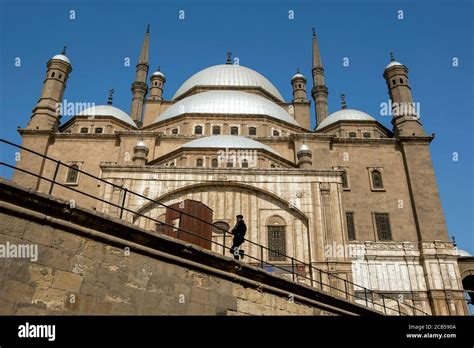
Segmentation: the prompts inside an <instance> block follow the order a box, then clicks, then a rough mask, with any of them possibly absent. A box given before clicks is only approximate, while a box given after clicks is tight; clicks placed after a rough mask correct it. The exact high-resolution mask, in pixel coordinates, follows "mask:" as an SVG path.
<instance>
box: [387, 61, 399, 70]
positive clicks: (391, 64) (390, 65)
mask: <svg viewBox="0 0 474 348" xmlns="http://www.w3.org/2000/svg"><path fill="white" fill-rule="evenodd" d="M396 65H402V66H403V64H402V63H400V62H397V61H393V62H390V63H389V64H388V65H387V66H386V67H385V70H387V69H388V68H391V67H392V66H396Z"/></svg>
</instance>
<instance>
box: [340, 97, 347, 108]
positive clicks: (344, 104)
mask: <svg viewBox="0 0 474 348" xmlns="http://www.w3.org/2000/svg"><path fill="white" fill-rule="evenodd" d="M341 109H342V110H345V109H347V104H346V95H345V94H344V93H341Z"/></svg>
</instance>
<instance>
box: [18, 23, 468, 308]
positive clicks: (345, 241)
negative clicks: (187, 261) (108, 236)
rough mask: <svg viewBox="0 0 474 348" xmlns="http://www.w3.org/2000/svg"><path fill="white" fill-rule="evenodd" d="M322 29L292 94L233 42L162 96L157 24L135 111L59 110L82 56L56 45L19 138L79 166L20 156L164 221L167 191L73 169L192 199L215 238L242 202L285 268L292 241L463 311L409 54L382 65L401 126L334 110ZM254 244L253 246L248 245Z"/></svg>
mask: <svg viewBox="0 0 474 348" xmlns="http://www.w3.org/2000/svg"><path fill="white" fill-rule="evenodd" d="M319 39H320V38H319V37H318V36H317V35H316V33H315V32H314V31H313V36H312V76H311V78H310V81H309V82H310V84H311V86H308V79H307V77H305V76H303V75H302V74H301V73H300V72H297V73H296V74H295V75H294V76H289V77H288V80H289V82H291V88H292V92H293V98H292V100H284V98H283V97H282V95H281V93H280V92H279V90H278V89H277V88H276V87H275V85H273V84H272V82H271V81H270V80H269V79H267V78H266V77H265V76H263V75H262V74H260V73H259V72H257V71H255V70H253V69H250V68H247V67H244V66H241V65H237V64H234V62H233V60H232V57H231V55H230V54H228V55H227V59H226V62H225V64H220V65H214V66H210V67H208V68H206V69H204V70H201V71H198V72H196V73H195V74H194V75H193V76H191V77H189V78H188V79H187V80H186V81H184V82H183V83H182V84H181V86H180V87H179V88H178V90H177V91H176V92H175V93H174V95H173V97H172V98H171V99H169V100H165V99H164V98H163V90H164V88H165V83H166V79H167V78H166V77H165V74H164V72H162V71H160V69H158V70H157V71H154V72H151V73H150V71H149V67H150V57H149V40H150V32H149V29H148V30H147V32H146V34H145V38H144V41H143V45H142V48H141V52H140V55H139V58H138V63H137V65H136V75H135V80H134V81H133V83H132V85H131V91H132V99H131V106H130V110H126V111H124V110H120V109H118V108H116V107H115V106H113V105H112V104H113V101H112V96H110V98H109V102H108V104H106V105H94V106H92V107H90V108H88V109H86V110H83V111H82V112H80V113H78V114H76V115H74V116H73V117H69V118H67V120H66V121H65V122H62V121H61V116H60V115H59V114H58V112H57V109H58V104H60V103H61V102H62V101H63V94H64V91H65V88H66V84H67V83H68V80H69V78H70V76H73V75H71V73H72V71H73V65H72V62H71V60H70V59H69V57H67V56H66V53H65V52H63V53H61V54H58V55H55V56H53V57H52V58H51V59H50V60H49V61H48V63H47V70H46V75H45V79H44V82H43V87H42V91H41V95H40V98H39V100H38V102H37V104H36V105H35V107H34V109H33V113H32V116H31V119H30V120H29V123H28V125H27V126H26V128H19V132H20V134H21V136H22V146H24V147H26V148H29V149H32V150H34V151H37V152H39V153H41V154H45V155H47V156H49V157H52V158H54V159H57V160H60V161H61V162H62V163H65V164H67V165H69V166H70V168H69V169H67V168H66V167H62V168H60V169H59V172H57V173H55V165H54V163H51V162H48V161H45V160H44V159H41V158H39V157H37V156H34V155H32V154H30V153H28V152H25V151H22V152H21V159H20V161H19V162H18V163H17V167H18V168H21V169H24V170H29V171H33V172H37V173H38V174H39V175H41V176H44V177H53V175H56V177H57V180H58V181H60V182H61V183H62V184H63V185H65V186H68V187H72V188H75V189H76V190H81V191H84V192H89V193H90V194H91V195H92V196H94V197H99V198H101V199H103V200H105V201H112V202H121V201H122V200H124V202H125V205H126V206H127V208H128V209H130V210H132V211H135V212H139V213H140V215H143V216H147V217H151V218H153V219H155V220H158V221H163V222H165V221H166V222H169V221H170V220H169V219H168V216H167V211H166V208H164V207H163V206H161V205H156V204H151V203H150V202H149V201H147V200H146V199H144V198H141V197H139V196H133V195H129V196H127V197H123V196H122V194H123V191H122V190H117V189H116V187H113V186H110V185H104V184H103V183H102V182H100V181H98V180H96V179H94V178H91V177H88V176H86V175H84V174H83V173H81V172H78V171H77V169H79V170H81V171H84V172H87V173H90V174H93V175H94V176H97V177H100V178H102V179H104V180H107V181H109V182H111V183H114V184H115V185H117V186H119V187H122V188H126V189H127V190H130V191H133V192H137V193H140V194H141V195H143V196H145V197H149V198H152V199H154V200H155V201H158V202H160V203H162V204H164V205H174V204H179V203H180V202H184V201H186V202H193V201H194V202H198V203H199V204H201V205H202V206H203V207H206V209H208V210H209V211H210V215H209V219H210V221H212V223H213V224H214V225H215V226H216V227H218V228H215V229H213V230H212V231H210V232H209V233H210V237H211V238H212V239H213V240H215V241H218V242H220V243H222V242H225V243H226V244H229V243H231V239H228V240H227V237H226V238H224V236H223V233H222V228H223V229H229V228H232V226H233V224H234V223H235V216H236V215H237V214H242V215H243V216H244V218H245V221H246V224H247V227H248V232H247V235H246V238H247V239H249V240H251V241H253V242H255V243H258V244H262V245H265V246H267V247H268V248H269V249H271V250H273V251H277V252H268V253H265V255H263V256H264V257H265V259H266V260H267V261H268V262H269V263H273V264H277V265H281V266H282V268H283V269H284V268H285V267H288V266H289V259H288V258H287V257H285V256H282V255H288V256H290V257H293V258H295V259H298V260H302V261H304V262H307V263H311V264H312V265H314V267H316V268H319V269H322V270H324V271H326V272H329V273H332V274H336V275H338V276H339V277H342V278H344V279H348V280H351V281H352V282H354V283H355V284H359V285H360V286H363V287H367V288H369V289H373V290H376V291H378V292H380V293H383V294H387V295H390V296H396V297H397V298H398V299H400V300H401V301H402V303H404V304H407V305H409V306H415V307H416V308H419V309H420V310H423V311H425V312H427V313H431V314H435V315H465V314H467V306H466V301H465V295H464V289H463V277H464V276H469V277H473V274H474V273H469V274H468V273H465V275H462V274H461V271H460V268H459V266H458V259H459V252H458V251H457V249H456V248H455V247H454V245H453V242H452V241H451V240H450V239H449V236H448V230H447V227H446V223H445V219H444V215H443V211H442V207H441V202H440V198H439V193H438V187H437V183H436V176H435V173H434V170H433V165H432V161H431V157H430V149H429V147H430V143H431V141H433V139H434V136H433V135H430V134H427V133H426V131H425V129H424V127H423V124H422V122H421V118H420V117H419V116H420V115H419V114H418V113H417V110H416V107H415V106H414V105H415V103H414V102H413V98H412V89H411V86H410V81H409V76H408V68H407V66H406V65H404V64H403V63H400V62H398V61H396V60H395V59H394V57H393V56H392V57H391V61H389V62H388V63H387V65H386V66H385V69H384V70H383V78H384V79H385V81H386V84H387V91H388V94H389V96H390V99H391V103H392V105H395V106H400V105H401V106H404V107H402V108H399V109H398V110H401V111H400V112H396V113H394V114H393V117H392V125H393V127H392V129H387V128H386V127H385V126H383V125H382V124H381V123H380V122H378V120H377V119H376V118H375V117H373V116H371V115H369V114H368V113H366V112H364V111H361V110H357V109H351V108H347V106H346V103H345V100H344V97H342V105H341V109H340V110H335V111H332V112H329V110H328V93H329V89H328V87H327V85H326V81H325V72H324V66H323V61H322V59H321V53H320V49H319V44H318V40H319ZM308 56H309V54H308ZM152 58H153V60H156V61H158V59H159V57H152ZM308 60H309V57H308ZM157 65H158V64H157ZM381 68H383V67H381ZM78 73H81V72H78ZM374 73H378V72H377V71H375V72H374ZM380 73H382V69H380ZM168 78H172V77H171V76H168ZM70 87H71V88H74V80H72V81H71V83H70ZM308 88H310V95H311V99H312V101H311V100H310V99H309V98H308ZM312 103H314V109H315V115H316V127H315V128H314V129H312V128H311V126H310V124H311V122H310V120H311V109H312V105H311V104H312ZM425 117H429V115H426V116H425ZM13 180H14V181H16V182H17V183H19V184H21V185H23V186H27V187H31V188H34V189H35V190H38V191H42V192H48V189H49V187H50V184H49V182H47V181H45V180H40V179H38V178H36V177H33V176H29V175H26V174H25V173H24V172H21V171H16V172H15V173H14V176H13ZM51 194H52V195H54V196H58V197H61V198H64V199H69V200H74V202H76V204H78V205H80V206H82V207H85V208H88V209H91V210H95V211H99V212H102V213H105V214H109V215H111V216H114V217H118V216H119V214H120V211H119V209H118V208H117V207H114V206H111V205H109V204H105V203H101V202H98V201H97V200H95V199H93V198H90V197H86V196H84V195H81V194H78V193H76V192H74V191H71V190H68V189H67V188H65V187H60V186H58V185H57V186H55V188H54V191H53V192H51ZM122 218H123V219H125V220H127V221H128V222H131V223H134V224H137V225H139V226H140V227H142V228H145V229H148V230H150V231H153V232H154V233H163V232H164V231H163V225H161V224H160V223H156V222H154V221H153V220H150V219H146V218H143V217H139V216H138V215H136V214H133V213H130V212H128V211H127V212H125V213H124V215H123V217H122ZM171 222H173V223H175V221H171ZM228 238H230V236H229V237H228ZM224 239H226V240H225V241H224ZM229 245H230V244H229ZM207 247H208V248H209V249H211V250H214V251H218V250H217V249H216V248H217V246H214V245H211V246H207ZM352 250H357V253H353V252H351V251H352ZM259 252H260V251H259V250H258V249H257V247H255V246H254V245H247V246H246V253H247V254H249V255H256V256H257V255H259ZM248 262H251V260H249V261H248ZM304 271H305V270H303V272H304ZM280 272H281V271H280ZM283 273H284V272H283ZM354 291H355V293H356V296H358V289H357V288H355V289H354ZM360 296H361V297H360V298H363V296H364V295H363V294H361V295H360ZM362 302H363V301H362ZM362 302H361V303H362ZM403 310H404V309H403V308H402V311H403ZM407 313H408V310H407Z"/></svg>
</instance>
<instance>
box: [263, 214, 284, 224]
mask: <svg viewBox="0 0 474 348" xmlns="http://www.w3.org/2000/svg"><path fill="white" fill-rule="evenodd" d="M266 225H267V226H286V222H285V219H283V218H282V217H281V216H280V215H272V216H270V217H269V218H268V219H267V221H266Z"/></svg>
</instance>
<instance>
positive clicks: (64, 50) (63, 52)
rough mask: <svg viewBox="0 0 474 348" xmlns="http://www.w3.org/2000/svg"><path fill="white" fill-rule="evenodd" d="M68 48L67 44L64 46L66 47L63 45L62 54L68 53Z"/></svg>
mask: <svg viewBox="0 0 474 348" xmlns="http://www.w3.org/2000/svg"><path fill="white" fill-rule="evenodd" d="M66 48H67V46H64V47H63V50H62V52H61V54H62V55H63V56H64V55H66Z"/></svg>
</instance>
